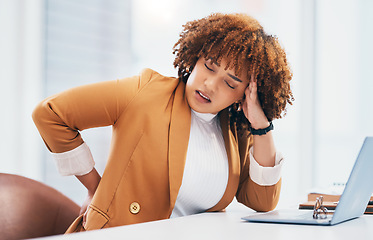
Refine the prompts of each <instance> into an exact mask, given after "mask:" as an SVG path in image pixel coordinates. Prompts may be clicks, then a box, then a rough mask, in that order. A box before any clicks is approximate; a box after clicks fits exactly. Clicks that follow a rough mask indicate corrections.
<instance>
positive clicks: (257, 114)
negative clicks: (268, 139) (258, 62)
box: [241, 71, 269, 129]
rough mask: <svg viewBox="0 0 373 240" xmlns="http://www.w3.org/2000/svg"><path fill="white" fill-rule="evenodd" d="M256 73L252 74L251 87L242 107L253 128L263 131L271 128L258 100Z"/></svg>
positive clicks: (246, 92) (247, 89)
mask: <svg viewBox="0 0 373 240" xmlns="http://www.w3.org/2000/svg"><path fill="white" fill-rule="evenodd" d="M254 76H255V73H254V71H253V72H252V74H251V79H250V83H249V86H247V88H246V90H245V95H244V98H243V99H242V102H241V105H242V110H243V112H244V114H245V116H246V118H247V119H248V120H249V122H250V124H251V127H252V128H254V129H262V128H266V127H268V126H269V122H268V119H267V117H266V115H265V114H264V111H263V109H262V107H261V106H260V101H259V98H258V91H257V81H256V79H255V77H254Z"/></svg>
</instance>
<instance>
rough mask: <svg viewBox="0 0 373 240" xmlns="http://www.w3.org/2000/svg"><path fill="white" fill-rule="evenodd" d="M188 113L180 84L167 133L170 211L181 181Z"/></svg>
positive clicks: (185, 151)
mask: <svg viewBox="0 0 373 240" xmlns="http://www.w3.org/2000/svg"><path fill="white" fill-rule="evenodd" d="M190 111H191V110H190V107H189V105H188V103H187V99H186V97H185V84H184V83H183V82H180V83H179V85H178V87H177V88H176V90H175V97H174V102H173V106H172V112H171V121H170V133H169V134H170V135H169V148H168V151H169V154H168V166H169V181H170V183H169V185H170V211H172V209H173V208H174V206H175V202H176V198H177V195H178V193H179V189H180V186H181V182H182V180H183V174H184V166H185V160H186V154H187V149H188V142H189V134H190V124H191V113H190ZM170 214H171V212H170Z"/></svg>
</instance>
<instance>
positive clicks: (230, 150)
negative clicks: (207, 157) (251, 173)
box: [208, 109, 240, 212]
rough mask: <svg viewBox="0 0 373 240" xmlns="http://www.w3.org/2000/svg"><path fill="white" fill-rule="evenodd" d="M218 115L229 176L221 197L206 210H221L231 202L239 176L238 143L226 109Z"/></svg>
mask: <svg viewBox="0 0 373 240" xmlns="http://www.w3.org/2000/svg"><path fill="white" fill-rule="evenodd" d="M219 116H220V125H221V130H222V132H223V137H224V142H225V148H226V151H227V155H228V166H229V176H228V183H227V188H226V189H225V192H224V195H223V197H222V198H221V199H220V201H219V202H218V203H217V204H216V205H215V206H214V207H212V208H210V209H209V210H208V211H210V212H213V211H219V210H222V209H224V208H226V207H227V206H228V205H229V204H230V203H231V202H232V200H233V198H234V196H235V195H236V192H237V188H238V184H239V176H240V155H239V151H238V143H237V140H236V138H235V136H234V134H233V133H232V131H231V130H230V127H229V116H228V110H227V109H225V110H223V111H222V112H221V113H220V114H219Z"/></svg>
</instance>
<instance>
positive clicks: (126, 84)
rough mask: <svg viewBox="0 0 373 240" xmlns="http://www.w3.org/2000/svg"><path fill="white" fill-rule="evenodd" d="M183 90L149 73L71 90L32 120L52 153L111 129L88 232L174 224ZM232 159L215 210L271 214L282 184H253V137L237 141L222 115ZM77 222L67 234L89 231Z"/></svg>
mask: <svg viewBox="0 0 373 240" xmlns="http://www.w3.org/2000/svg"><path fill="white" fill-rule="evenodd" d="M184 90H185V84H184V83H183V82H182V81H179V80H178V79H177V78H171V77H164V76H162V75H160V74H158V73H156V72H154V71H152V70H150V69H145V70H144V71H143V72H142V73H141V74H140V76H135V77H131V78H126V79H122V80H117V81H107V82H101V83H96V84H91V85H87V86H81V87H77V88H73V89H71V90H68V91H65V92H62V93H60V94H57V95H54V96H52V97H49V98H47V99H46V100H44V101H43V102H41V103H40V104H39V105H38V106H37V107H36V109H35V111H34V113H33V118H34V121H35V124H36V126H37V127H38V129H39V132H40V134H41V136H42V137H43V140H44V141H45V143H46V145H47V147H48V149H49V150H50V151H52V152H57V153H58V152H65V151H69V150H72V149H74V148H76V147H78V146H79V145H81V144H82V143H83V140H82V138H81V136H80V133H79V131H81V130H84V129H87V128H92V127H100V126H108V125H112V128H113V134H112V143H111V149H110V155H109V158H108V162H107V165H106V168H105V172H104V173H103V176H102V179H101V182H100V184H99V186H98V188H97V191H96V194H95V196H94V198H93V200H92V203H91V205H90V207H89V210H88V214H87V220H86V225H85V230H92V229H100V228H106V227H114V226H119V225H126V224H133V223H140V222H147V221H153V220H159V219H166V218H169V216H170V215H171V212H172V210H173V208H174V205H175V201H176V197H177V194H178V191H179V188H180V186H181V181H182V178H183V172H184V164H185V158H186V152H187V145H188V139H189V132H190V124H191V116H190V107H189V106H188V103H187V100H186V97H185V94H184ZM219 117H220V122H221V127H222V132H223V136H224V140H225V146H226V150H227V154H228V160H229V178H228V185H227V188H226V191H225V193H224V195H223V197H222V199H221V200H220V201H219V203H217V204H216V206H214V207H212V208H211V209H209V211H219V210H223V209H224V208H225V207H226V206H227V205H228V204H229V203H230V202H231V201H232V200H233V198H234V196H236V197H237V199H238V201H239V202H241V203H243V204H245V205H247V206H248V207H250V208H253V209H255V210H257V211H268V210H271V209H273V208H274V207H275V206H276V204H277V202H278V198H279V193H280V187H281V182H280V181H279V182H278V183H277V184H275V185H273V186H259V185H257V184H255V183H254V182H253V181H252V180H251V179H250V178H249V169H248V168H249V160H248V149H249V145H250V142H251V141H252V138H251V137H249V138H247V137H246V138H239V137H238V135H237V133H236V130H235V129H231V127H230V126H229V122H228V112H227V110H223V111H222V112H220V113H219ZM83 230H84V229H83V228H82V227H81V217H79V218H78V219H77V220H76V221H75V222H74V223H73V224H72V226H71V227H70V228H69V229H68V231H67V232H74V231H83Z"/></svg>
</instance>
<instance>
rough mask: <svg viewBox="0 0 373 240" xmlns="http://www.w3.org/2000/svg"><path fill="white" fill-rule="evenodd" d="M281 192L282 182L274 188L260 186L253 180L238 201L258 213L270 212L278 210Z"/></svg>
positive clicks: (238, 197) (238, 196)
mask: <svg viewBox="0 0 373 240" xmlns="http://www.w3.org/2000/svg"><path fill="white" fill-rule="evenodd" d="M280 191H281V180H280V181H279V182H277V183H276V184H275V185H272V186H260V185H258V184H256V183H254V182H252V180H251V179H250V180H249V184H248V185H246V186H245V188H244V189H243V188H241V189H240V191H239V192H238V194H237V196H236V197H237V201H238V202H240V203H242V204H244V205H246V206H247V207H249V208H251V209H253V210H255V211H257V212H268V211H272V210H273V209H275V208H276V206H277V204H278V201H279V198H280Z"/></svg>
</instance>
